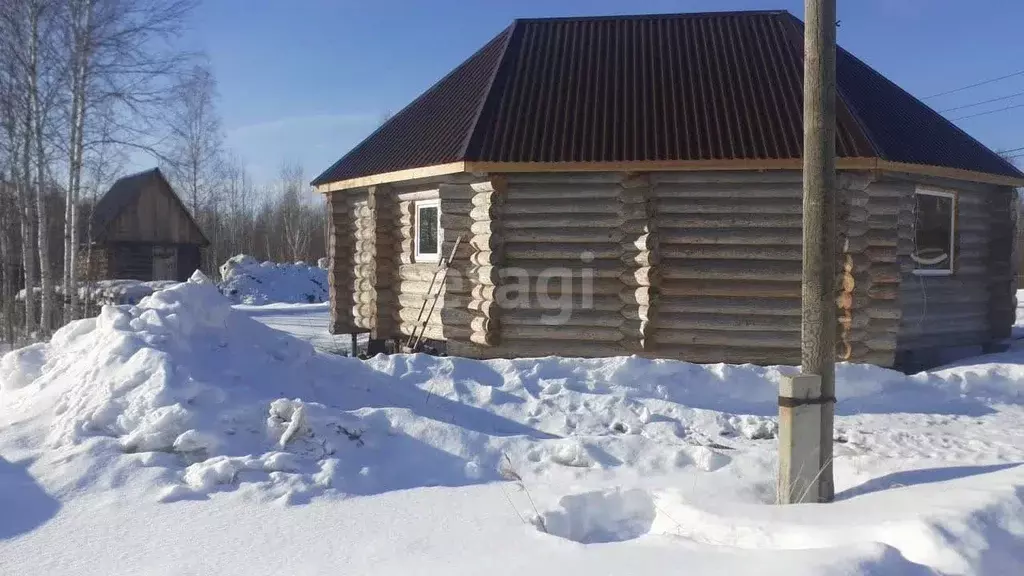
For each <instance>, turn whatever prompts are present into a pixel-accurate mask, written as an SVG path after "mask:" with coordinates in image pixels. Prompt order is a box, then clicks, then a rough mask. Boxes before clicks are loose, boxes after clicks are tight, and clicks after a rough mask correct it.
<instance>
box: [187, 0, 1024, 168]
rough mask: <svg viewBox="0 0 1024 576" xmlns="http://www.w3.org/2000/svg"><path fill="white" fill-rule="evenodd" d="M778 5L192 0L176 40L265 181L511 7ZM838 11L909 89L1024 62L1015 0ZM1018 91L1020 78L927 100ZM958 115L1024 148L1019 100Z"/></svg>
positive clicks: (411, 93)
mask: <svg viewBox="0 0 1024 576" xmlns="http://www.w3.org/2000/svg"><path fill="white" fill-rule="evenodd" d="M778 8H783V9H787V10H789V11H790V12H793V13H794V14H796V15H798V16H800V17H802V15H803V2H802V1H799V0H798V1H792V0H767V1H765V0H721V1H714V0H689V1H680V0H677V1H668V0H630V1H625V0H621V1H613V0H518V1H497V0H477V1H472V0H460V1H454V0H430V1H427V0H419V1H414V0H404V1H401V0H362V1H351V0H290V1H288V0H254V1H248V0H203V3H202V4H201V6H200V7H199V9H198V11H197V12H196V13H195V17H194V19H193V22H192V30H191V32H190V34H189V36H188V37H187V38H185V41H186V42H187V43H188V44H190V45H191V46H193V47H195V48H198V49H201V50H203V51H205V52H206V54H207V55H208V56H209V59H210V61H211V63H212V66H213V69H214V72H215V74H216V76H217V79H218V82H219V89H220V99H219V102H218V104H219V110H220V113H221V115H222V117H223V120H224V127H225V131H226V136H227V143H228V146H229V148H230V149H231V150H232V151H233V152H235V153H236V154H237V155H238V156H239V157H241V158H242V159H243V160H244V161H245V162H246V164H247V165H248V168H249V170H250V172H251V174H252V175H253V177H254V178H255V179H256V181H257V182H259V183H266V182H268V181H270V180H272V179H273V178H274V177H275V175H276V173H277V172H278V169H279V167H280V166H281V164H282V163H283V162H285V161H297V162H299V163H301V164H302V165H303V166H304V168H305V171H306V175H307V177H308V178H310V179H311V178H312V177H313V176H316V175H317V174H318V173H319V172H320V171H322V170H323V169H325V168H327V167H328V166H329V165H330V164H331V163H333V162H334V161H335V160H337V159H338V158H340V157H341V156H342V155H343V154H344V153H345V152H346V151H348V150H349V149H350V148H351V147H352V146H354V145H355V144H357V143H358V142H359V140H360V139H362V138H363V137H364V136H366V135H367V134H369V133H370V132H371V131H373V129H374V128H376V126H377V124H378V123H379V122H380V119H381V117H382V116H383V115H384V114H385V113H387V112H395V111H398V110H400V109H401V108H402V107H403V106H405V105H406V104H407V103H409V101H411V100H412V99H413V98H415V97H416V96H417V95H418V94H419V93H420V92H422V91H423V90H425V89H426V88H427V87H429V86H430V85H431V84H433V83H434V82H435V81H436V80H437V79H439V78H440V77H442V76H443V75H444V74H446V73H447V72H448V71H450V70H451V69H452V68H453V67H455V66H456V65H458V64H459V63H460V62H461V61H462V60H463V59H465V58H466V57H467V56H469V55H470V54H472V53H473V52H474V51H475V50H476V49H477V48H479V47H480V46H482V45H483V44H484V43H485V42H487V40H489V39H490V38H491V37H493V36H494V35H496V34H497V33H498V32H500V31H501V30H502V29H503V28H505V27H506V26H507V25H508V24H509V22H510V21H511V20H512V19H514V18H517V17H543V16H572V15H597V14H635V13H658V12H697V11H711V10H747V9H778ZM839 19H840V28H839V43H840V44H841V45H842V46H843V47H844V48H846V49H848V50H850V51H851V52H853V53H854V54H855V55H857V56H858V57H859V58H861V59H862V60H864V61H866V62H867V63H868V64H869V65H871V66H872V67H874V68H875V69H877V70H879V71H880V72H882V73H883V74H885V75H886V76H888V77H889V78H890V79H891V80H893V81H894V82H896V83H897V84H899V85H900V86H902V87H903V88H905V89H906V90H908V91H910V92H911V93H913V94H914V95H916V96H918V97H924V96H929V95H931V94H935V93H939V92H943V91H945V90H949V89H953V88H957V87H960V86H964V85H967V84H971V83H974V82H977V81H981V80H985V79H988V78H993V77H996V76H1002V75H1005V74H1010V73H1013V72H1017V71H1019V70H1024V58H1021V56H1022V55H1024V39H1021V37H1020V22H1021V21H1022V20H1024V2H1017V1H1010V0H999V1H997V0H973V1H971V2H964V1H963V0H840V2H839ZM1016 92H1024V75H1018V76H1016V77H1013V78H1010V79H1007V80H1004V81H1001V82H995V83H991V84H988V85H985V86H982V87H979V88H975V89H971V90H965V91H962V92H958V93H956V94H950V95H948V96H943V97H939V98H932V99H927V100H926V102H927V103H928V104H930V105H932V106H933V107H934V108H936V109H938V110H943V109H946V108H951V107H955V106H960V105H964V104H971V103H975V102H979V101H982V100H987V99H990V98H998V97H1002V96H1006V95H1009V94H1014V93H1016ZM1017 103H1024V96H1021V97H1015V98H1012V99H1007V100H1003V101H1000V102H994V103H991V104H989V105H983V106H976V107H971V108H965V109H963V110H957V111H953V112H949V113H947V117H950V118H953V117H956V116H958V115H964V114H970V113H977V112H984V111H986V110H993V109H996V108H1003V107H1005V106H1012V105H1014V104H1017ZM957 123H958V124H959V125H960V126H961V127H962V128H964V129H965V130H966V131H967V132H968V133H970V134H971V135H973V136H975V137H976V138H978V139H979V140H981V141H982V142H984V143H985V144H987V145H988V146H990V147H992V148H994V149H996V150H1003V149H1009V148H1018V147H1024V130H1022V129H1021V128H1022V127H1024V107H1022V108H1018V109H1013V110H1006V111H1003V112H998V113H993V114H989V115H985V116H977V117H974V118H967V119H963V120H959V121H958V122H957Z"/></svg>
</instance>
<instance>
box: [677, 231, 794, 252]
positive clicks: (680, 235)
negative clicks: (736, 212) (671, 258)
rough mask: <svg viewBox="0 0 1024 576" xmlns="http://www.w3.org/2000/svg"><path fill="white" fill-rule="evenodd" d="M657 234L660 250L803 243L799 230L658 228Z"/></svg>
mask: <svg viewBox="0 0 1024 576" xmlns="http://www.w3.org/2000/svg"><path fill="white" fill-rule="evenodd" d="M657 234H658V241H659V243H660V244H661V245H662V248H665V247H666V245H669V244H722V245H759V244H762V245H788V246H800V245H801V244H802V243H803V232H802V231H801V229H800V228H791V229H737V230H722V229H717V228H688V229H682V230H679V229H671V228H667V227H659V229H658V233H657Z"/></svg>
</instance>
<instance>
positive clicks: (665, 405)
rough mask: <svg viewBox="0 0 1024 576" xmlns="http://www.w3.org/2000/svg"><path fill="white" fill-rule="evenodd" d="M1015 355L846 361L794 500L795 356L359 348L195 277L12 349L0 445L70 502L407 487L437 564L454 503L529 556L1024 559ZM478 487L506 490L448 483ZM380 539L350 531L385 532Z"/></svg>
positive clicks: (5, 364) (998, 569) (716, 561)
mask: <svg viewBox="0 0 1024 576" xmlns="http://www.w3.org/2000/svg"><path fill="white" fill-rule="evenodd" d="M1022 359H1024V353H1022V352H1020V351H1011V352H1009V353H1006V354H1003V355H996V356H991V357H986V358H983V359H980V360H977V361H975V362H973V363H966V364H962V365H958V366H951V367H947V368H944V369H942V370H938V371H935V372H931V373H922V374H917V375H914V376H909V377H908V376H904V375H902V374H899V373H896V372H893V371H889V370H884V369H880V368H877V367H872V366H860V365H841V366H839V369H838V384H837V389H838V391H839V394H838V396H839V400H840V401H839V405H838V411H839V414H840V416H839V418H838V419H837V424H836V438H837V444H836V463H835V466H836V477H837V487H838V489H839V490H840V502H839V503H838V504H836V505H833V506H829V507H815V506H797V507H787V508H779V507H775V506H773V505H772V503H773V500H774V477H775V476H774V474H775V468H776V462H775V442H774V437H775V435H776V433H777V425H776V420H775V414H776V410H777V407H776V396H777V386H778V380H779V378H780V376H781V375H782V374H783V373H785V372H786V371H787V370H791V368H788V367H758V366H751V365H742V366H736V365H723V364H719V365H707V366H699V365H692V364H687V363H683V362H675V361H661V360H646V359H641V358H635V357H622V358H606V359H593V360H580V359H568V358H554V357H552V358H542V359H520V360H494V361H488V362H479V361H472V360H466V359H459V358H434V357H429V356H424V355H395V356H388V357H385V356H378V357H377V358H374V359H371V360H369V361H366V362H361V361H358V360H353V359H349V358H342V357H335V356H330V355H326V354H320V353H317V352H315V351H314V349H313V348H312V347H311V345H310V344H308V343H307V342H304V341H302V340H299V339H297V338H294V337H292V336H291V335H289V334H286V333H284V332H280V331H277V330H274V329H271V328H269V327H267V326H265V325H264V324H261V323H259V322H257V321H255V320H253V319H252V318H251V317H249V315H247V314H246V313H245V312H244V311H241V310H239V309H236V308H234V307H233V306H232V304H231V302H230V301H229V300H228V299H227V298H225V297H224V296H223V295H222V294H221V293H220V292H219V291H218V289H217V287H216V286H214V285H213V284H212V283H211V282H210V281H209V280H208V279H206V278H205V277H203V276H202V275H201V274H198V273H197V274H196V275H195V276H193V278H192V279H191V280H190V281H189V282H186V283H182V284H177V285H173V286H170V287H168V288H166V289H164V290H161V291H158V292H155V293H153V294H152V295H150V296H148V297H146V298H145V299H143V300H142V301H141V302H139V303H138V304H137V305H124V306H106V307H104V308H103V310H102V313H101V314H100V315H99V316H98V317H97V318H92V319H87V320H81V321H77V322H74V323H72V324H70V325H68V326H66V327H65V328H63V329H61V330H60V331H59V332H58V333H57V334H55V335H54V337H53V338H52V340H51V341H50V342H48V343H43V344H36V345H33V346H30V347H27V348H23V349H20V350H16V351H14V352H11V353H8V354H6V355H4V356H3V357H2V358H0V454H2V455H3V458H5V459H7V460H9V461H11V462H14V461H25V462H32V464H31V468H30V470H31V474H32V478H34V479H36V480H38V481H39V482H40V483H42V484H43V485H44V486H45V487H46V492H48V493H52V494H58V495H64V496H62V497H64V498H73V497H74V495H79V494H84V495H89V496H90V497H93V496H95V495H96V494H104V493H107V492H110V491H115V490H116V491H117V493H118V494H120V493H123V492H125V491H128V492H130V493H131V494H133V495H137V497H138V498H140V499H141V500H142V501H144V502H147V503H149V504H152V505H154V506H156V505H158V504H156V503H158V502H164V503H166V502H180V501H184V500H207V499H210V498H212V497H213V495H214V493H221V492H224V493H228V494H223V496H225V497H232V498H233V497H237V496H241V497H243V498H244V500H243V502H249V503H251V502H252V500H256V501H277V502H281V503H285V504H303V503H308V502H310V500H311V499H312V498H314V497H317V496H320V497H322V498H323V499H327V500H330V499H332V498H335V497H347V496H366V497H372V498H374V499H377V498H380V499H383V500H381V502H387V503H391V504H381V505H380V506H377V507H375V506H369V508H370V509H373V510H374V512H373V516H372V518H373V519H374V522H376V521H378V520H379V519H378V518H377V516H376V515H377V514H379V513H382V512H381V509H382V508H383V509H388V507H389V506H395V509H396V510H403V512H401V513H393V514H397V515H395V516H394V518H390V519H388V520H386V521H384V523H383V526H385V527H387V529H386V530H387V533H388V534H389V536H387V537H388V538H391V537H394V538H398V539H399V541H403V540H402V539H403V538H407V539H408V542H413V541H416V542H417V543H419V542H429V543H430V544H429V547H430V549H431V550H434V552H432V553H430V554H429V556H430V557H434V555H437V556H436V558H437V560H436V561H437V562H440V561H441V560H440V559H442V558H447V556H445V555H444V554H440V552H438V550H442V549H447V548H445V547H450V542H451V541H452V540H451V538H452V537H451V535H450V533H449V532H448V530H447V529H445V530H438V529H437V527H436V524H437V523H438V522H442V519H445V520H443V521H444V522H448V520H447V519H448V518H458V519H460V521H459V522H454V523H450V524H446V526H451V527H452V529H454V530H458V526H459V525H461V522H462V521H463V519H465V518H470V517H472V518H475V520H473V522H476V523H477V524H470V525H467V526H468V527H467V528H465V532H466V533H465V534H463V535H462V536H461V538H465V539H466V546H467V547H469V548H473V547H476V548H480V549H481V550H484V549H486V550H488V551H491V550H492V547H493V545H494V544H493V542H494V541H498V540H499V539H501V540H502V541H508V542H512V543H513V544H512V546H513V547H515V546H520V547H522V550H523V551H524V552H523V557H524V558H529V557H532V556H531V554H534V552H530V553H527V552H526V551H527V550H535V549H536V546H537V542H538V541H537V540H536V539H535V538H533V537H531V538H524V536H523V534H524V531H525V532H534V533H538V534H539V536H538V537H540V538H544V540H541V541H540V542H541V543H542V544H543V546H541V548H543V549H544V550H548V552H546V553H548V554H550V553H552V552H551V550H562V549H561V548H557V547H555V548H552V547H553V546H555V544H552V542H553V541H562V542H569V543H571V544H572V545H573V546H576V545H577V543H580V544H584V545H590V544H604V545H608V546H627V547H628V546H630V545H632V544H633V543H634V542H638V543H640V546H639V547H637V548H625V549H624V550H634V551H638V552H639V551H642V552H643V554H638V555H637V556H636V558H637V559H639V558H641V557H647V556H649V555H650V554H651V553H653V552H652V550H653V549H657V550H661V551H662V552H659V553H658V554H669V556H658V557H659V558H661V559H662V560H664V562H669V561H671V563H673V564H680V563H687V565H689V566H690V567H692V568H693V570H694V573H708V574H710V573H720V571H721V569H722V567H723V566H726V565H728V566H736V567H737V569H739V566H758V567H760V568H763V573H772V574H774V573H780V574H781V573H798V574H820V573H835V574H857V573H879V574H881V573H885V574H889V573H896V574H927V573H929V570H932V569H934V570H939V571H941V572H942V573H949V574H986V573H988V574H1009V573H1016V571H1017V568H1018V567H1019V566H1021V565H1024V556H1022V553H1021V550H1022V549H1024V547H1022V546H1021V544H1022V543H1024V523H1022V522H1021V520H1020V519H1021V518H1024V467H1021V466H1018V465H1017V464H1018V463H1020V462H1024V406H1022V403H1024V395H1022V390H1024V385H1022V382H1024V366H1022V365H1021V364H1022V362H1021V361H1022ZM3 464H4V462H3V460H0V482H2V480H3V476H4V470H3V468H2V465H3ZM493 486H496V487H497V488H496V489H495V491H490V490H491V488H489V487H493ZM427 487H430V489H429V490H409V489H424V488H427ZM439 487H446V488H444V490H449V492H438V490H441V488H439ZM471 487H472V488H475V489H480V490H489V491H488V492H487V494H490V495H492V496H493V497H489V498H488V499H487V500H486V501H480V500H479V499H474V496H472V494H474V493H472V492H452V491H453V490H469V489H470V488H471ZM406 490H409V491H412V492H417V493H419V492H422V493H423V495H422V496H419V497H415V498H420V500H416V501H417V502H420V504H418V505H419V506H424V507H425V508H424V510H416V509H415V508H410V507H409V506H408V505H407V504H402V505H396V504H394V502H398V501H401V502H405V501H406V500H404V499H409V498H414V497H412V496H409V497H406V496H397V495H396V494H398V493H399V492H400V491H406ZM396 499H397V500H396ZM432 499H437V502H434V501H433V500H432ZM319 501H320V499H318V502H319ZM221 502H223V501H221ZM346 502H347V501H346ZM192 504H197V503H192ZM184 505H185V504H177V505H176V506H184ZM204 505H205V503H204ZM246 505H249V504H246ZM338 505H340V504H337V503H334V504H332V506H338ZM170 508H173V506H171V507H170ZM299 508H302V507H301V506H300V507H299ZM346 510H347V508H346ZM425 510H429V511H425ZM410 511H412V512H410ZM149 513H150V514H157V515H159V514H162V513H160V512H154V511H150V512H149ZM194 513H195V514H199V515H203V514H204V512H203V510H202V509H199V510H196V511H194ZM168 514H170V513H168ZM409 514H414V515H417V514H418V515H419V516H416V518H419V519H412V520H410V518H409V516H408V515H409ZM420 516H422V518H421V517H420ZM520 520H521V521H522V522H523V523H525V524H526V527H524V526H523V525H522V524H518V523H517V522H518V521H520ZM317 522H319V520H318V521H317ZM374 522H368V521H366V520H365V519H364V521H363V522H362V523H361V524H359V526H364V527H365V526H367V525H369V524H373V523H374ZM410 523H411V524H410ZM495 523H498V524H499V525H500V526H503V527H504V528H502V530H505V531H504V532H500V531H499V532H497V533H495V529H494V528H493V527H494V526H495ZM314 525H318V524H314ZM0 528H2V526H0ZM311 529H312V528H311ZM406 532H408V534H406ZM478 532H480V533H487V534H493V538H490V537H489V538H490V540H489V541H490V542H491V543H490V544H484V543H482V541H481V542H476V540H475V538H477V533H478ZM338 533H340V532H338ZM358 533H360V530H358V529H356V528H352V529H351V530H350V532H348V534H349V535H348V536H347V537H351V538H354V539H356V541H358V539H359V538H360V536H359V534H358ZM367 534H370V535H374V534H376V533H375V532H373V531H372V530H371V531H370V532H368V533H367ZM366 538H369V536H367V537H366ZM374 538H375V539H373V540H370V539H367V540H365V541H360V542H362V543H361V544H358V545H357V544H353V546H354V548H352V549H353V550H357V549H371V548H373V547H374V546H376V545H378V542H379V541H378V540H377V539H376V538H385V536H384V535H380V534H377V535H376V536H374ZM439 538H440V539H441V540H443V542H442V541H435V540H437V539H439ZM480 538H482V537H480ZM300 540H301V542H298V541H296V542H292V543H291V546H294V547H295V549H294V550H291V552H290V553H291V554H299V553H301V552H300V551H301V550H302V549H303V547H304V546H305V545H306V544H305V540H304V539H300ZM474 542H476V543H474ZM652 543H654V544H656V546H653V547H652V546H650V544H652ZM409 545H410V546H411V544H409ZM175 546H176V544H175V545H170V547H171V548H174V547H175ZM360 546H361V548H360ZM403 546H404V545H403ZM417 546H419V544H417ZM434 547H437V548H436V549H435V548H434ZM2 548H3V542H2V538H0V549H2ZM275 549H276V548H275ZM612 549H613V550H614V549H616V548H612ZM566 550H568V551H569V552H567V553H568V554H569V556H566V557H564V558H562V560H560V562H562V564H558V563H554V564H552V565H551V569H552V573H565V572H566V571H571V570H570V568H571V567H572V566H576V564H575V562H576V559H577V558H579V550H578V549H577V548H568V549H566ZM723 550H725V551H726V552H725V553H724V556H723V552H722V551H723ZM667 551H671V553H669V552H667ZM537 553H538V554H539V553H540V552H537ZM755 553H756V554H755ZM743 554H754V555H753V556H750V560H743V561H741V560H739V559H740V558H747V556H743ZM0 555H2V554H0ZM655 555H656V556H657V554H655ZM284 557H288V554H286V555H285V556H284ZM586 557H587V558H591V559H592V558H595V557H594V556H586ZM630 557H631V558H632V556H630ZM797 559H798V560H799V561H798V562H796V566H794V561H796V560H797ZM723 562H724V563H725V564H723ZM743 562H746V564H744V563H743ZM836 562H838V564H836V566H838V567H837V568H835V569H834V570H833V571H823V570H825V568H824V567H826V566H832V565H833V563H836ZM600 564H601V563H600V562H598V563H596V564H593V567H594V569H597V568H598V567H599V566H598V565H600ZM0 565H2V562H0ZM633 565H634V563H633V562H632V561H630V562H624V563H623V564H622V570H620V572H622V573H628V572H629V571H630V567H631V566H633ZM232 566H235V565H232ZM375 566H376V565H375ZM555 567H559V568H558V569H557V570H555ZM576 567H578V566H576ZM702 567H703V568H702ZM801 567H802V568H801ZM408 568H409V567H408V566H406V567H405V568H404V571H402V570H396V571H395V572H393V573H409V570H408ZM523 569H525V567H524V568H523ZM776 569H777V570H776ZM830 570H832V569H831V568H830ZM172 571H173V570H172ZM164 572H167V571H166V570H164ZM239 573H240V572H239ZM459 573H474V572H472V571H471V570H463V571H461V572H459ZM515 573H521V571H520V572H515Z"/></svg>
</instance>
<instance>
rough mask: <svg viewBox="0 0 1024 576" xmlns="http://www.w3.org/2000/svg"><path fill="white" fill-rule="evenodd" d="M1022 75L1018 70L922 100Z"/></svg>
mask: <svg viewBox="0 0 1024 576" xmlns="http://www.w3.org/2000/svg"><path fill="white" fill-rule="evenodd" d="M1021 75H1024V70H1018V71H1017V72H1013V73H1011V74H1007V75H1006V76H1000V77H998V78H989V79H988V80H982V81H981V82H975V83H974V84H968V85H967V86H961V87H960V88H954V89H952V90H946V91H945V92H939V93H938V94H932V95H931V96H925V97H924V98H922V100H927V99H929V98H938V97H939V96H945V95H946V94H953V93H955V92H962V91H964V90H969V89H971V88H977V87H978V86H984V85H985V84H991V83H993V82H999V81H1000V80H1006V79H1007V78H1013V77H1014V76H1021Z"/></svg>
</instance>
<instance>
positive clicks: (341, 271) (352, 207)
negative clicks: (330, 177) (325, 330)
mask: <svg viewBox="0 0 1024 576" xmlns="http://www.w3.org/2000/svg"><path fill="white" fill-rule="evenodd" d="M366 198H367V193H366V191H365V190H362V191H359V190H353V191H341V192H332V193H331V194H330V195H329V196H328V201H327V209H328V210H329V212H330V228H331V240H330V243H331V245H330V249H331V254H330V258H331V260H330V266H329V269H328V282H329V284H330V296H331V307H330V310H331V322H330V326H329V330H330V332H331V334H351V333H353V332H365V331H367V330H369V329H370V327H371V322H370V318H368V317H367V316H365V315H363V314H364V313H365V312H366V311H367V310H366V309H365V308H361V307H360V306H359V305H358V303H359V302H364V303H365V302H371V301H372V300H373V285H372V283H370V282H367V281H366V275H367V273H368V272H369V270H367V268H366V263H367V262H368V261H369V262H370V263H372V261H373V258H372V254H373V253H374V252H373V243H372V242H371V241H368V240H367V234H366V230H367V228H368V227H369V225H370V223H371V222H372V220H371V219H370V213H369V209H368V208H367V206H366ZM357 252H358V254H357Z"/></svg>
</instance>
